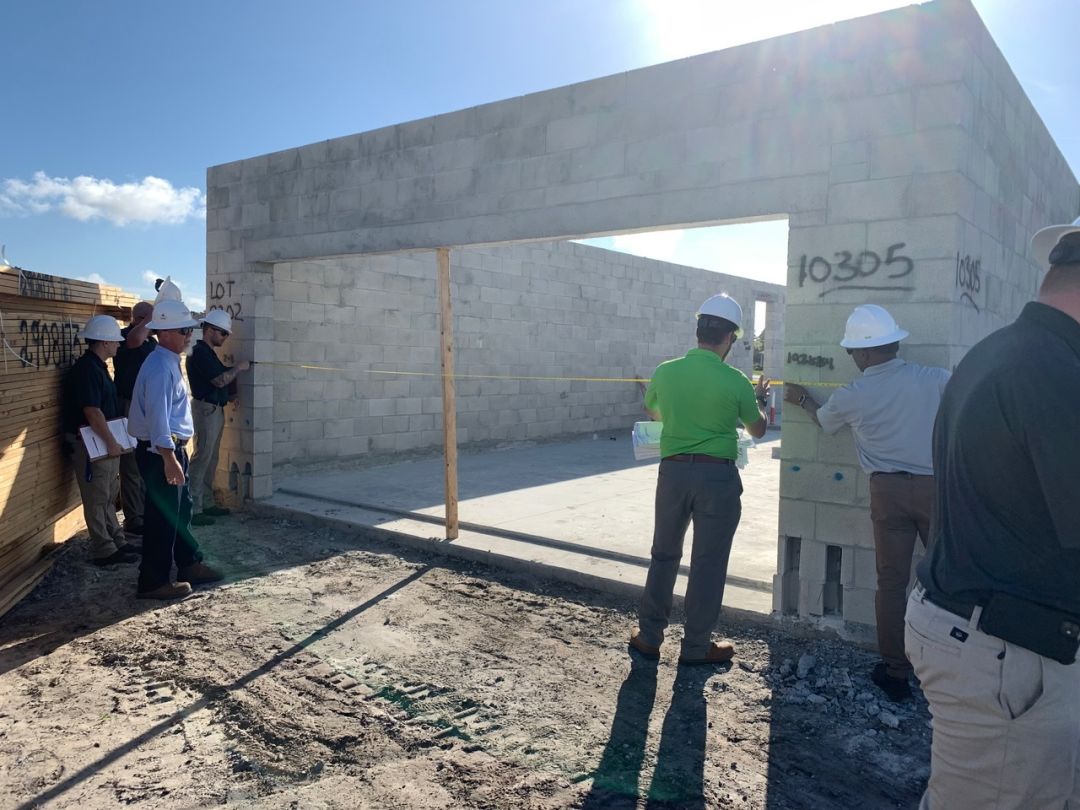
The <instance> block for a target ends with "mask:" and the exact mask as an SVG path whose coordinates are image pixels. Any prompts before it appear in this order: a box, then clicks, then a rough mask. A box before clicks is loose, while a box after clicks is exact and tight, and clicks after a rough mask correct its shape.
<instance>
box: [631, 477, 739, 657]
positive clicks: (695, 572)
mask: <svg viewBox="0 0 1080 810" xmlns="http://www.w3.org/2000/svg"><path fill="white" fill-rule="evenodd" d="M741 495H742V480H741V479H740V478H739V471H738V469H737V468H736V467H735V465H734V464H710V463H707V462H705V463H703V462H685V461H670V460H665V461H661V462H660V471H659V474H658V477H657V481H656V518H655V523H654V529H653V545H652V562H651V563H650V564H649V575H648V578H647V579H646V581H645V593H644V594H643V596H642V597H641V606H640V608H639V610H638V625H639V627H640V628H641V640H642V641H644V642H645V643H647V644H654V645H659V644H661V643H662V642H663V640H664V630H665V629H666V628H667V625H668V619H669V617H670V616H671V601H672V593H673V591H674V590H675V579H676V578H677V577H678V575H679V562H680V561H681V560H682V551H683V539H684V537H685V536H686V529H687V527H688V526H689V525H690V522H691V521H693V523H694V546H693V549H692V551H691V556H690V580H689V582H688V584H687V587H686V599H685V605H686V629H685V633H684V636H683V644H682V655H683V656H684V657H686V658H700V657H703V656H704V655H705V654H706V653H707V652H708V651H709V644H710V643H711V641H712V631H713V628H714V627H715V626H716V620H717V619H718V618H719V617H720V606H721V605H722V604H723V601H724V581H725V580H726V579H727V567H728V556H729V554H730V553H731V541H732V538H734V536H735V529H736V528H737V527H738V525H739V518H740V517H741V515H742V501H741V499H740V496H741Z"/></svg>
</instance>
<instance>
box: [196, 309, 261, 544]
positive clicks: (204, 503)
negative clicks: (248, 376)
mask: <svg viewBox="0 0 1080 810" xmlns="http://www.w3.org/2000/svg"><path fill="white" fill-rule="evenodd" d="M200 323H201V325H202V333H203V336H202V340H200V341H198V342H197V343H196V344H195V348H194V349H193V350H192V352H191V355H190V356H189V357H188V359H187V373H188V382H189V383H190V384H191V399H192V402H191V415H192V418H193V419H194V421H195V452H194V454H193V455H192V457H191V469H190V476H191V524H192V525H193V526H209V525H211V524H212V523H213V522H214V518H215V517H220V516H223V515H227V514H229V510H228V509H226V508H225V507H222V506H217V505H216V504H215V503H214V471H215V470H216V469H217V464H218V448H219V447H220V446H221V431H222V429H223V428H224V427H225V405H226V404H228V402H229V383H231V382H232V381H233V380H235V379H236V375H237V374H239V373H240V372H241V371H247V370H248V368H250V367H251V364H250V363H249V362H248V361H247V360H241V361H240V362H239V363H237V364H236V365H235V366H232V367H229V366H226V365H225V364H224V363H222V362H221V361H220V360H219V359H218V356H217V354H215V353H214V349H217V348H220V347H221V346H222V345H223V344H224V343H225V341H226V339H227V338H228V337H229V334H230V333H231V332H232V319H231V318H230V317H229V313H227V312H225V310H222V309H212V310H210V311H209V312H207V313H206V316H205V317H203V319H202V321H201V322H200Z"/></svg>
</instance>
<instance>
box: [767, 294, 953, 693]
mask: <svg viewBox="0 0 1080 810" xmlns="http://www.w3.org/2000/svg"><path fill="white" fill-rule="evenodd" d="M906 337H908V332H907V331H905V330H904V329H901V328H900V327H899V326H898V325H897V323H896V321H895V320H894V319H893V316H892V315H890V314H889V312H888V311H887V310H886V309H885V308H884V307H879V306H877V305H876V304H864V305H862V306H859V307H855V311H854V312H852V313H851V316H850V317H849V318H848V320H847V326H846V328H845V330H844V339H843V340H841V341H840V345H841V346H842V347H844V348H845V349H847V353H848V354H849V355H851V359H852V360H853V361H854V363H855V365H856V366H857V367H858V369H859V371H861V372H862V374H861V375H860V376H859V377H857V378H856V379H855V380H853V381H852V382H850V383H848V384H847V385H845V386H843V387H842V388H838V389H837V390H836V392H835V393H833V395H832V396H831V397H829V399H828V400H827V401H826V402H825V403H824V404H821V405H819V404H818V403H817V401H816V400H814V398H813V397H811V396H810V394H809V392H808V391H807V390H806V389H805V388H803V387H802V386H801V385H795V384H794V383H788V384H787V385H785V387H784V400H785V401H787V402H791V403H794V404H795V405H798V406H799V407H801V408H803V409H804V410H805V411H806V413H807V414H808V415H809V416H810V418H811V419H812V420H813V421H814V422H815V423H816V424H817V425H819V426H820V427H821V428H822V430H824V431H825V432H826V433H829V434H832V433H836V432H837V431H838V430H840V428H842V427H843V426H844V425H849V426H850V427H851V433H852V438H854V439H855V451H856V454H857V455H858V458H859V466H860V467H862V469H863V472H865V473H866V474H867V475H868V476H869V477H870V520H871V522H872V524H873V527H874V555H875V562H876V567H877V593H876V594H875V595H874V608H875V614H876V615H875V618H876V623H877V638H878V652H879V653H880V654H881V658H882V660H881V662H879V663H878V664H877V665H876V666H875V667H874V668H873V669H872V670H871V672H870V679H871V680H872V681H873V682H874V684H875V685H876V686H877V687H878V688H879V689H881V691H882V692H884V693H885V695H886V696H887V697H888V698H889V699H890V700H893V701H896V702H900V701H903V700H907V699H908V698H910V697H911V686H910V684H909V683H908V677H909V676H910V675H911V671H912V670H911V664H910V663H909V661H908V659H907V655H905V653H904V610H905V607H906V605H907V587H908V583H909V582H910V580H911V559H912V556H913V555H914V553H915V540H916V537H918V538H920V539H921V540H922V543H923V546H924V547H925V546H926V545H927V542H928V541H929V534H930V517H931V514H932V513H933V509H934V465H933V460H932V454H931V450H930V440H931V437H932V435H933V432H934V417H935V416H936V415H937V410H938V405H939V404H940V402H941V395H942V393H943V392H944V390H945V384H946V383H947V382H948V381H949V377H950V376H951V375H950V374H949V372H948V371H947V370H945V369H943V368H933V367H926V366H920V365H918V364H916V363H908V362H906V361H904V360H901V359H900V358H899V357H897V353H898V352H899V350H900V341H901V340H903V339H904V338H906Z"/></svg>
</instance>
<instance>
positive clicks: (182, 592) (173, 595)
mask: <svg viewBox="0 0 1080 810" xmlns="http://www.w3.org/2000/svg"><path fill="white" fill-rule="evenodd" d="M185 596H191V586H190V585H189V584H188V583H186V582H166V583H165V584H164V585H161V586H159V587H157V588H154V589H153V590H152V591H139V592H138V593H137V594H135V597H136V598H137V599H183V598H184V597H185Z"/></svg>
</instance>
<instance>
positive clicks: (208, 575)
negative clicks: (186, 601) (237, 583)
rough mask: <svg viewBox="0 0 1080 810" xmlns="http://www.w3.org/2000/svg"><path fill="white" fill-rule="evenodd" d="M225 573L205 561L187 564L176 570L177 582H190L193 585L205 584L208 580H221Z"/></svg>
mask: <svg viewBox="0 0 1080 810" xmlns="http://www.w3.org/2000/svg"><path fill="white" fill-rule="evenodd" d="M223 579H225V575H224V574H223V573H221V572H220V571H218V570H217V569H216V568H211V567H210V566H209V565H207V564H206V563H204V562H197V563H192V564H191V565H185V566H184V567H183V568H181V569H180V570H179V571H177V572H176V581H177V582H190V583H191V584H192V585H203V584H205V583H207V582H220V581H221V580H223Z"/></svg>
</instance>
